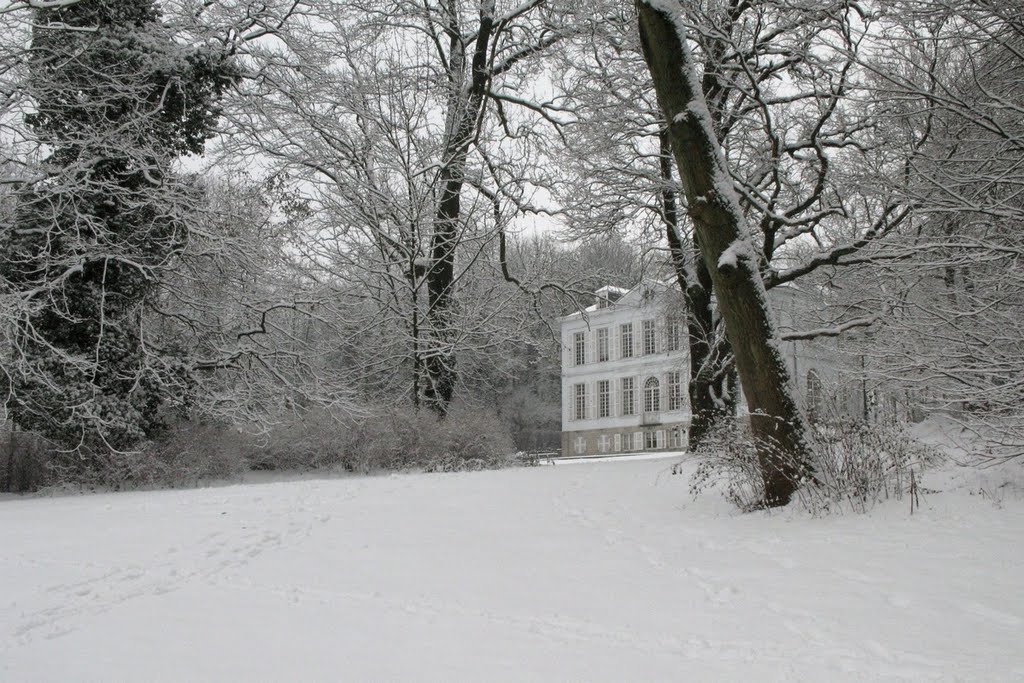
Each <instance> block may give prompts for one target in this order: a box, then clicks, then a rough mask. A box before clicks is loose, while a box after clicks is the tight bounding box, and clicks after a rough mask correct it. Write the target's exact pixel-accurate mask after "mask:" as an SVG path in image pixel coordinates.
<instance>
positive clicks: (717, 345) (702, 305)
mask: <svg viewBox="0 0 1024 683" xmlns="http://www.w3.org/2000/svg"><path fill="white" fill-rule="evenodd" d="M658 141H659V144H660V153H661V158H660V162H661V178H662V180H664V181H665V187H664V189H663V190H662V196H661V201H662V208H663V218H664V222H665V235H666V237H667V239H668V246H669V253H670V254H671V257H672V266H673V268H674V270H675V274H676V281H677V282H678V283H679V288H680V289H681V290H682V292H683V301H684V302H685V304H686V332H687V342H688V346H689V351H690V354H689V355H690V382H689V385H688V387H687V388H688V393H689V398H690V428H689V432H688V434H687V447H688V448H689V450H690V451H694V450H696V449H697V448H699V447H700V445H701V443H702V442H703V441H704V439H705V438H706V437H707V435H708V434H709V433H710V432H711V429H712V428H713V427H714V425H715V423H717V422H718V421H719V420H722V419H723V418H726V417H730V416H732V415H734V414H735V412H736V390H735V389H736V387H735V384H736V382H735V369H734V367H733V364H732V362H731V357H732V347H731V346H729V340H728V339H723V338H718V337H717V335H716V334H715V318H714V304H713V303H712V301H711V292H712V283H711V273H709V272H708V269H707V266H706V265H705V264H704V260H703V258H701V255H700V250H699V249H698V248H697V247H696V245H694V246H693V247H692V248H693V251H694V254H693V268H689V267H688V265H689V258H688V256H687V254H686V245H685V244H684V243H683V240H682V238H681V237H680V232H679V214H678V210H677V208H676V197H675V191H674V190H673V189H672V188H671V186H670V185H671V183H672V143H671V141H670V140H669V135H668V129H667V128H662V129H661V132H660V134H659V135H658Z"/></svg>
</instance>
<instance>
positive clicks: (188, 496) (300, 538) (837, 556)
mask: <svg viewBox="0 0 1024 683" xmlns="http://www.w3.org/2000/svg"><path fill="white" fill-rule="evenodd" d="M673 462H674V460H664V459H661V460H628V461H617V462H583V463H579V464H574V465H566V466H562V467H535V468H522V469H511V470H503V471H496V472H479V473H458V474H445V475H439V474H433V475H401V476H394V475H393V476H379V477H350V478H337V479H304V480H293V481H284V482H276V483H258V484H257V483H249V484H241V485H233V486H225V487H221V488H206V489H198V490H188V491H158V492H133V493H122V494H102V495H86V496H66V497H51V498H45V497H40V498H15V497H10V498H7V499H3V500H0V538H2V539H3V554H2V555H0V577H2V581H0V608H2V609H0V680H5V681H7V680H9V681H28V680H32V681H66V680H76V681H91V680H146V681H162V680H166V681H183V680H188V681H203V680H218V681H228V680H238V681H249V680H261V681H266V680H287V681H298V680H301V681H315V680H349V681H361V680H452V681H455V680H464V681H469V680H486V681H512V680H516V681H522V680H579V681H583V680H585V681H680V680H751V679H758V680H807V681H820V680H828V681H840V680H879V679H892V680H915V681H917V680H986V681H993V680H1011V679H1020V678H1021V677H1022V676H1024V653H1022V651H1021V650H1020V647H1019V645H1020V632H1021V626H1022V619H1024V591H1022V590H1021V578H1020V567H1021V565H1022V560H1024V550H1022V549H1021V544H1020V529H1021V528H1024V502H1022V500H1021V496H1020V495H1017V494H1016V493H1015V494H1013V495H1010V494H1009V493H1005V492H1006V491H1007V489H1002V490H1003V491H1004V494H1003V497H1002V499H1000V500H999V501H995V500H994V499H992V498H991V497H985V496H983V495H977V494H978V493H979V492H978V491H977V490H974V489H973V488H972V485H970V484H968V483H963V482H961V483H960V484H958V485H955V486H954V485H952V484H951V485H950V486H949V487H945V490H944V491H943V492H937V493H931V494H928V495H926V496H924V497H923V498H922V505H923V507H922V511H921V512H920V513H915V514H914V515H913V516H910V515H909V514H908V508H907V505H906V504H905V501H902V502H898V503H896V502H894V503H892V504H891V505H886V506H883V507H880V508H876V509H875V510H874V511H873V512H872V513H870V514H867V515H862V516H848V517H838V516H834V517H825V518H812V517H809V516H807V515H806V514H804V513H802V512H800V511H799V510H796V509H792V510H789V509H787V510H784V511H782V512H776V513H773V514H767V513H763V514H762V513H757V514H750V515H739V514H737V513H735V512H734V511H733V510H731V509H730V508H729V507H728V505H727V504H726V503H725V502H724V501H723V500H722V499H721V498H720V497H718V496H715V495H706V496H702V497H700V498H698V499H696V500H695V499H693V498H691V497H690V495H689V494H688V484H689V481H688V476H686V475H685V473H684V475H679V476H673V475H672V474H671V473H670V470H671V465H672V463H673ZM685 469H686V471H687V472H691V473H692V464H690V465H687V466H686V468H685ZM1017 470H1018V471H1019V466H1018V467H1017ZM959 476H961V477H963V476H967V475H964V474H962V473H961V474H960V475H959ZM988 476H991V471H989V475H988ZM926 483H927V484H929V485H932V482H931V481H929V482H926ZM1015 491H1017V490H1015ZM972 494H975V495H972ZM996 502H998V504H996Z"/></svg>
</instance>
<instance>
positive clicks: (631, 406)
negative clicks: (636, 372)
mask: <svg viewBox="0 0 1024 683" xmlns="http://www.w3.org/2000/svg"><path fill="white" fill-rule="evenodd" d="M622 414H623V415H636V380H635V379H633V378H632V377H623V378H622Z"/></svg>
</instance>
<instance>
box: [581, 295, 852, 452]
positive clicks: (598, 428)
mask: <svg viewBox="0 0 1024 683" xmlns="http://www.w3.org/2000/svg"><path fill="white" fill-rule="evenodd" d="M595 295H596V297H597V302H596V303H595V304H594V305H592V306H590V307H588V308H587V309H586V311H585V315H584V314H583V313H580V312H576V313H573V314H571V315H567V316H565V317H563V318H562V320H561V337H562V453H563V454H564V455H599V454H602V453H626V452H630V451H651V450H682V449H685V448H686V432H687V429H688V427H689V424H690V405H689V395H688V391H687V387H688V383H689V378H690V361H689V349H688V344H687V338H686V329H685V322H686V321H685V316H684V313H683V310H684V309H683V306H682V302H681V301H680V300H679V296H680V293H679V289H678V287H677V286H676V285H675V284H674V282H672V281H669V282H656V281H646V282H642V283H640V284H639V285H637V286H636V287H633V288H632V289H629V290H626V289H621V288H619V287H602V288H601V289H599V290H597V292H595ZM770 299H771V301H772V308H773V313H774V315H775V317H776V319H777V321H778V324H779V327H780V329H781V330H783V331H787V330H793V329H794V328H795V327H797V326H798V324H799V322H800V321H801V320H803V319H804V318H805V317H806V315H805V314H806V312H807V310H808V307H811V308H813V307H815V306H817V305H818V303H817V302H816V301H815V299H814V297H808V296H807V295H806V294H804V293H801V292H800V290H798V289H797V288H794V287H777V288H775V289H774V290H772V292H771V295H770ZM780 350H781V351H782V355H783V357H784V359H785V361H786V365H787V366H788V367H789V371H790V373H791V377H792V378H793V380H794V384H795V385H796V386H795V388H796V392H797V397H798V399H799V400H801V402H802V403H803V404H804V406H805V408H806V409H807V414H808V417H810V418H811V419H812V420H815V419H816V416H819V415H820V413H821V410H822V406H823V405H825V404H826V403H828V400H826V399H830V400H831V401H832V402H833V404H834V405H837V406H838V407H839V409H840V410H841V411H844V412H847V413H849V414H859V413H860V412H863V406H864V401H866V398H865V399H863V400H861V393H862V392H861V390H860V389H859V387H860V383H859V382H858V383H857V384H856V386H854V385H852V384H851V382H850V378H849V376H848V375H846V373H844V372H843V371H842V369H841V368H842V360H841V358H840V354H838V353H837V347H836V344H835V340H825V341H823V342H805V341H785V342H781V344H780ZM865 396H866V393H865ZM739 411H740V414H743V413H744V412H745V408H744V405H743V400H742V394H741V396H740V405H739Z"/></svg>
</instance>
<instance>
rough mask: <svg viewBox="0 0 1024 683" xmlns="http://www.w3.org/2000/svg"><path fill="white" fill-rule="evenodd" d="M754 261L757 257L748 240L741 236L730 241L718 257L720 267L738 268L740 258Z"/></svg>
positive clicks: (722, 268)
mask: <svg viewBox="0 0 1024 683" xmlns="http://www.w3.org/2000/svg"><path fill="white" fill-rule="evenodd" d="M741 259H742V260H744V261H747V262H750V263H753V262H754V261H755V260H756V259H755V258H754V255H753V253H752V251H751V248H750V244H749V243H748V242H747V240H745V239H743V238H742V237H739V238H737V239H735V240H733V241H732V242H730V243H729V246H728V247H726V248H725V251H723V252H722V255H721V256H719V257H718V269H719V270H725V269H729V268H738V267H739V262H740V260H741Z"/></svg>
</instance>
